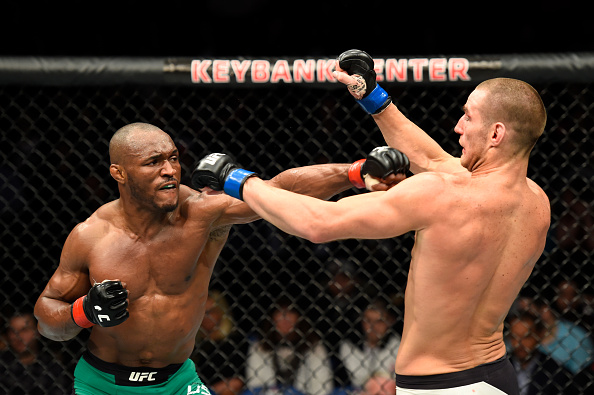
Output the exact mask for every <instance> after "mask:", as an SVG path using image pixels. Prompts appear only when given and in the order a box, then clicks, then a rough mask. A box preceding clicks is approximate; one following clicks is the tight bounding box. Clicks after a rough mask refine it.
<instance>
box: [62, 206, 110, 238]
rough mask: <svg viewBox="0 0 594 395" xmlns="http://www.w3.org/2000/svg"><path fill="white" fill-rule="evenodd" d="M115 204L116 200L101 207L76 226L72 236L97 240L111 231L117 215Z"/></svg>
mask: <svg viewBox="0 0 594 395" xmlns="http://www.w3.org/2000/svg"><path fill="white" fill-rule="evenodd" d="M115 204H116V202H115V201H112V202H109V203H106V204H104V205H103V206H101V207H99V208H98V209H97V210H96V211H95V212H94V213H93V214H91V216H90V217H88V218H87V219H86V220H84V221H83V222H80V223H79V224H77V225H76V226H75V227H74V229H73V230H72V232H71V233H70V237H76V238H78V239H80V240H86V239H94V240H96V239H97V238H99V237H102V236H104V235H106V234H107V233H109V229H110V228H111V227H112V226H113V223H114V220H115V217H116V214H115Z"/></svg>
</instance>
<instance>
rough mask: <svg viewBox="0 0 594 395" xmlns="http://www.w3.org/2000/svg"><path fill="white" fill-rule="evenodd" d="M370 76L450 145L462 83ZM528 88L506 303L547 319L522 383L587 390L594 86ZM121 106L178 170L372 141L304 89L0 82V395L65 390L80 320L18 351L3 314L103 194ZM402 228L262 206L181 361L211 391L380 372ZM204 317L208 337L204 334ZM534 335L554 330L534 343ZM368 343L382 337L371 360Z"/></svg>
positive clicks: (365, 148) (300, 387)
mask: <svg viewBox="0 0 594 395" xmlns="http://www.w3.org/2000/svg"><path fill="white" fill-rule="evenodd" d="M385 87H386V88H387V90H388V91H389V93H390V94H391V96H392V97H393V98H395V101H396V103H397V104H398V106H399V107H400V109H401V110H402V111H403V112H404V113H405V114H406V115H407V116H408V117H409V118H410V119H412V120H413V121H415V122H416V123H417V124H419V125H420V126H421V127H422V128H423V129H424V130H426V131H427V132H428V133H429V134H430V135H431V136H432V137H433V138H435V139H436V140H437V141H438V142H439V143H440V144H441V145H442V147H444V149H445V150H446V151H448V152H450V153H452V154H454V155H459V154H460V152H459V146H458V144H457V136H456V135H455V134H454V133H453V127H454V125H455V124H456V122H457V120H458V118H459V117H460V115H461V107H462V105H463V104H464V103H465V100H466V98H467V96H468V94H469V93H470V92H471V90H472V87H471V86H464V85H462V86H457V85H448V86H441V85H435V84H434V85H425V86H414V85H410V84H409V85H394V84H392V85H385ZM535 87H536V88H537V89H538V90H539V92H540V93H541V95H542V97H543V100H544V102H545V105H546V106H547V110H548V116H549V119H548V124H547V127H546V132H545V134H544V136H543V137H542V138H541V140H540V142H539V143H538V144H537V147H536V148H535V150H534V152H533V155H532V159H531V166H530V168H529V177H531V178H533V179H534V180H535V181H536V182H537V183H538V184H539V185H541V186H542V187H543V188H544V190H545V191H546V193H547V194H548V196H549V198H550V200H551V205H552V224H551V228H550V232H549V237H548V242H547V246H546V249H545V252H544V254H543V256H542V258H541V259H540V260H539V262H538V263H537V265H536V268H535V270H534V272H533V274H532V276H531V278H530V279H529V281H528V283H527V284H526V286H525V287H524V289H523V291H522V297H523V298H522V299H521V300H519V302H518V306H515V307H514V310H513V311H514V312H515V313H516V315H518V316H522V313H521V312H522V311H526V310H531V309H532V307H533V306H537V308H538V309H539V310H537V314H536V316H537V319H536V321H537V322H538V323H544V324H545V325H544V326H545V329H548V332H547V334H546V335H542V336H540V337H539V341H541V343H543V344H541V346H540V349H541V351H542V352H543V353H544V354H546V355H547V357H546V358H545V359H544V360H543V361H544V362H539V363H538V366H537V367H536V369H537V371H539V372H541V373H542V376H543V377H544V379H542V380H541V381H539V382H538V383H537V385H541V386H548V387H550V386H551V385H553V386H555V388H557V391H556V392H551V393H558V394H559V393H572V394H586V393H592V386H593V381H592V379H591V375H590V373H591V372H592V371H591V363H592V360H593V355H592V352H593V350H592V334H593V327H592V325H593V319H594V313H593V308H594V304H593V298H594V297H593V295H594V289H592V279H593V276H594V264H593V263H594V262H593V260H592V258H593V257H592V253H593V251H594V212H593V210H592V202H593V201H594V198H593V189H592V183H593V181H594V171H593V167H592V164H593V163H592V153H593V152H594V146H593V143H592V141H593V139H592V131H593V130H594V117H593V113H594V100H593V99H594V97H593V96H594V93H593V92H594V91H593V89H592V88H593V86H592V84H588V83H579V84H577V83H572V84H566V83H547V84H535ZM137 121H142V122H148V123H151V124H154V125H156V126H158V127H160V128H162V129H163V130H165V131H166V132H168V133H170V134H171V136H172V137H173V139H174V141H175V142H176V144H177V146H178V148H179V149H180V151H181V162H182V167H183V172H184V174H183V177H182V181H183V182H184V183H186V184H188V183H189V174H190V172H191V169H192V166H193V165H194V164H195V163H196V162H197V160H199V159H200V158H201V157H202V156H204V155H205V154H207V153H210V152H227V153H231V154H232V155H234V156H235V158H236V159H237V161H238V162H239V163H240V164H241V165H242V166H243V167H245V168H248V169H251V170H254V171H257V172H258V173H260V174H261V175H262V176H263V177H264V178H270V177H273V176H274V175H276V174H277V173H279V172H280V171H282V170H284V169H287V168H291V167H296V166H304V165H310V164H316V163H326V162H352V161H354V160H357V159H359V158H362V157H364V156H365V155H366V153H368V152H369V151H370V150H371V149H373V148H374V147H375V146H378V145H384V144H385V143H384V141H383V139H382V136H381V133H380V132H379V130H378V129H377V127H376V126H375V123H374V122H373V120H372V119H371V117H369V116H366V115H365V114H364V113H363V111H362V110H361V109H360V108H359V107H358V105H357V104H356V103H355V102H354V101H353V100H352V98H351V97H350V96H349V95H348V93H346V92H345V91H344V90H336V89H334V90H332V89H330V90H328V89H325V88H324V87H320V86H313V87H311V86H303V85H301V86H300V85H290V84H279V85H268V86H266V87H265V88H257V89H241V88H239V89H237V88H232V87H229V86H223V87H221V86H214V85H209V86H160V85H150V84H142V85H133V84H129V85H126V84H124V85H118V86H99V87H97V86H64V87H53V86H9V85H7V86H0V131H1V138H0V151H1V155H2V160H1V163H0V208H1V225H0V240H1V250H0V254H1V255H0V256H1V257H2V265H1V268H0V325H1V327H2V329H3V337H2V338H1V341H0V346H1V347H2V350H1V354H2V359H1V360H0V393H6V394H18V393H25V394H36V393H39V394H42V393H69V392H70V391H71V385H72V374H73V368H74V365H75V363H76V361H77V360H78V358H79V357H80V355H81V353H82V351H83V350H84V348H85V342H86V339H87V337H88V333H87V332H85V331H83V332H82V333H81V334H80V335H79V336H78V337H77V338H75V339H73V340H71V341H67V342H62V343H59V342H51V341H47V340H45V339H43V338H39V339H38V344H39V346H38V347H36V346H35V344H36V343H35V342H34V341H33V342H31V343H27V344H28V345H25V346H24V348H21V351H18V343H19V339H24V338H25V333H26V332H25V331H24V330H22V329H21V330H19V329H18V328H15V327H16V326H18V318H19V317H20V318H23V317H27V315H26V314H27V313H30V312H31V311H32V308H33V305H34V304H35V301H36V300H37V297H38V296H39V294H40V292H41V291H42V290H43V288H44V286H45V284H46V283H47V281H48V279H49V278H50V276H51V275H52V273H53V272H54V270H55V269H56V267H57V265H58V261H59V257H60V252H61V248H62V245H63V243H64V241H65V239H66V237H67V235H68V233H69V232H70V230H71V229H72V228H73V227H74V226H75V225H76V224H77V223H79V222H81V221H84V220H85V219H86V218H87V217H88V216H90V215H91V213H92V212H93V211H94V210H96V209H97V208H98V207H100V206H101V205H102V204H104V203H106V202H108V201H111V200H113V199H115V198H117V187H116V184H115V181H113V180H112V179H111V177H110V176H109V171H108V167H109V161H108V141H109V139H110V137H111V135H112V134H113V132H114V131H115V130H116V129H118V128H119V127H121V126H123V125H125V124H127V123H131V122H137ZM354 193H359V192H357V191H355V190H352V191H348V192H345V193H343V194H341V195H339V196H338V197H337V198H340V197H342V196H347V195H349V194H354ZM412 243H413V237H412V235H411V234H407V235H405V236H402V237H399V238H396V239H390V240H345V241H337V242H332V243H327V244H322V245H315V244H312V243H310V242H308V241H304V240H301V239H299V238H296V237H292V236H288V235H286V234H284V233H282V232H280V231H278V230H277V229H276V228H274V227H273V226H271V225H269V224H268V223H266V222H264V221H256V222H254V223H252V224H248V225H240V226H235V227H234V228H233V230H232V232H231V235H230V238H229V240H228V242H227V245H226V247H225V248H224V250H223V252H222V254H221V256H220V258H219V261H218V263H217V265H216V267H215V271H214V274H213V277H212V281H211V291H212V302H213V307H212V309H210V310H208V312H207V317H206V318H205V323H204V329H203V330H201V331H200V332H199V335H198V337H197V347H196V350H195V352H194V354H193V356H192V358H193V359H194V360H195V361H196V363H197V366H198V373H199V375H200V376H201V377H202V379H203V380H204V381H205V383H206V384H208V385H209V386H211V388H213V391H214V392H216V390H217V387H216V386H215V384H216V382H218V381H219V380H222V379H225V378H226V379H229V378H230V377H236V378H239V379H240V380H241V381H242V382H243V383H244V385H243V386H240V387H238V388H240V389H241V391H247V393H252V394H268V393H280V390H279V389H278V388H273V387H274V386H271V385H270V383H269V381H267V380H268V379H267V378H266V377H267V376H266V375H267V374H269V375H271V377H272V378H273V380H272V381H273V382H274V383H276V384H279V383H285V384H287V383H288V384H291V385H292V386H293V387H294V390H295V391H294V392H293V393H298V392H302V393H305V394H306V395H309V394H312V395H326V394H330V393H350V392H357V391H358V390H360V389H361V388H362V387H363V386H364V385H365V382H366V381H367V379H368V378H369V377H370V376H371V375H372V374H373V373H376V372H378V371H382V370H386V369H388V371H389V370H390V369H391V370H392V371H393V365H394V360H395V356H396V352H395V349H392V348H393V347H395V345H397V344H398V343H397V340H398V339H399V334H400V331H401V328H402V316H403V314H402V313H403V312H402V308H403V303H402V299H403V295H404V288H405V284H406V275H407V270H408V259H409V256H410V250H411V247H412ZM526 304H529V305H530V306H532V307H531V308H526ZM282 309H288V310H287V311H289V312H290V314H287V316H291V317H293V316H294V317H296V322H294V324H295V327H296V328H297V330H296V332H295V333H296V334H297V335H296V337H287V338H285V339H284V340H283V339H282V337H279V335H278V330H276V331H275V329H274V325H273V322H274V320H273V317H275V312H274V311H275V310H282ZM215 312H219V313H221V314H222V315H219V316H217V314H215ZM374 312H375V313H378V312H379V313H381V314H379V316H377V315H375V316H374ZM223 313H224V314H223ZM548 313H552V314H548ZM291 314H292V315H291ZM217 317H218V318H217ZM374 317H375V318H374ZM548 317H552V318H551V319H549V318H548ZM374 319H376V321H383V322H384V323H386V324H387V325H386V326H387V328H386V332H387V334H386V335H385V336H384V337H383V339H381V341H380V342H379V344H380V347H379V348H378V349H377V350H379V351H377V350H375V351H373V350H372V349H370V348H368V347H366V345H365V344H366V335H365V330H364V329H365V328H366V327H367V326H368V325H369V323H370V322H373V320H374ZM213 320H214V321H216V323H214V324H213V323H212V322H211V321H213ZM207 321H208V322H207ZM561 324H562V325H561ZM366 325H367V326H366ZM210 326H214V327H217V328H219V329H220V331H219V332H221V333H222V334H223V335H224V336H220V337H215V338H213V337H211V336H208V330H209V328H210ZM559 327H562V328H565V330H564V331H561V330H559V329H557V328H559ZM509 328H510V326H507V327H506V336H507V337H508V338H509V341H510V349H511V347H512V343H513V341H512V339H511V336H510V330H509ZM553 329H555V330H554V331H553ZM551 332H554V333H556V334H557V335H558V336H557V337H556V338H554V339H553V341H552V342H550V343H548V344H544V343H545V339H549V338H550V337H551ZM563 336H565V337H563ZM15 339H16V340H15ZM287 339H288V340H287ZM394 339H396V340H394ZM21 343H22V342H21ZM280 343H282V347H280V348H279V344H280ZM258 345H259V346H260V347H258ZM384 346H385V347H386V348H389V351H390V352H389V353H388V356H386V357H380V356H381V355H384V354H382V351H381V350H382V347H384ZM291 348H293V351H292V353H291V352H290V351H288V350H290V349H291ZM26 349H29V350H35V352H36V353H37V355H38V357H37V359H36V360H35V361H34V362H32V363H31V361H27V360H26V358H25V357H23V355H25V354H26V353H25V352H24V350H26ZM275 350H276V352H277V353H279V354H282V355H284V357H283V358H280V357H279V358H274V364H273V367H274V368H276V371H273V372H267V371H266V369H272V368H270V366H268V365H266V367H264V366H262V367H261V369H260V367H259V366H258V365H257V361H258V358H257V357H258V355H260V356H261V354H264V355H266V353H269V354H270V353H274V352H275ZM258 352H259V353H260V354H258ZM316 353H317V354H316ZM584 353H585V355H584ZM312 355H318V356H319V355H323V362H324V363H323V364H322V365H321V366H317V365H315V364H312V363H311V358H312ZM381 358H387V359H386V360H384V361H382V360H381ZM262 360H264V359H262ZM551 361H553V362H555V368H553V370H550V367H549V362H551ZM545 362H546V363H545ZM302 365H303V366H302ZM314 365H315V366H316V367H314ZM390 367H391V368H390ZM273 370H274V369H273ZM380 376H381V375H380ZM314 382H322V384H323V385H322V386H321V387H316V386H315V385H314ZM304 383H305V384H304ZM576 387H577V389H575V388H576ZM263 388H264V389H263ZM320 388H322V389H320ZM543 388H544V387H543ZM570 388H573V389H572V390H570ZM588 388H589V389H588ZM297 391H298V392H297ZM220 392H221V393H222V392H223V391H220ZM538 393H545V392H544V390H542V391H539V392H538Z"/></svg>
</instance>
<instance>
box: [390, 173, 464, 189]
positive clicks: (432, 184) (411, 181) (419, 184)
mask: <svg viewBox="0 0 594 395" xmlns="http://www.w3.org/2000/svg"><path fill="white" fill-rule="evenodd" d="M456 182H459V177H458V176H456V175H455V174H451V173H443V172H432V171H426V172H423V173H417V174H415V175H414V176H411V177H408V178H407V179H405V180H404V181H402V182H401V183H400V184H398V186H399V187H402V188H406V190H407V192H408V193H411V192H415V191H416V192H417V193H420V194H424V195H428V194H429V195H431V194H435V193H439V192H442V191H443V190H444V189H446V187H447V186H448V185H449V184H452V183H456Z"/></svg>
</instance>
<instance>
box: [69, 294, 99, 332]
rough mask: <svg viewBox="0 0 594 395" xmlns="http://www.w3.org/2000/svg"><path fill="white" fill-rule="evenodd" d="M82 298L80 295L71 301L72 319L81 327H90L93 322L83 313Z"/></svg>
mask: <svg viewBox="0 0 594 395" xmlns="http://www.w3.org/2000/svg"><path fill="white" fill-rule="evenodd" d="M84 298H85V297H84V296H81V297H80V298H78V299H76V300H75V301H74V303H72V319H73V320H74V323H75V324H76V325H78V326H80V327H81V328H90V327H92V326H93V325H95V324H93V323H92V322H91V321H89V319H88V318H87V316H86V315H85V311H84V310H83V300H84Z"/></svg>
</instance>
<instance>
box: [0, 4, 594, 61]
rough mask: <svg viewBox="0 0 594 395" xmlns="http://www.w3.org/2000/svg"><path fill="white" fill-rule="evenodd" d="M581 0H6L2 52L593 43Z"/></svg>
mask: <svg viewBox="0 0 594 395" xmlns="http://www.w3.org/2000/svg"><path fill="white" fill-rule="evenodd" d="M590 14H591V13H590V11H589V10H588V9H587V2H578V1H571V0H570V1H549V0H547V1H540V2H534V3H532V2H521V1H515V2H511V1H503V2H501V1H498V2H474V3H470V2H468V3H466V2H425V1H424V2H421V1H408V2H403V1H395V0H392V1H369V0H367V1H346V2H340V1H324V0H318V1H312V0H304V1H292V2H291V1H284V2H281V1H272V0H202V1H201V0H195V1H179V0H170V1H157V2H154V3H152V4H151V2H149V1H119V2H112V1H104V2H96V1H82V2H76V3H74V2H66V3H64V2H59V3H58V2H49V1H48V2H43V3H41V2H39V3H38V2H32V1H4V2H2V5H0V20H1V23H0V34H1V37H2V41H1V45H0V55H43V56H52V55H73V56H157V57H161V56H248V57H249V56H310V55H321V56H333V55H335V54H336V55H338V54H339V53H341V52H342V51H344V50H346V49H350V48H359V49H364V50H366V51H367V52H369V53H371V54H372V55H374V56H378V57H379V56H385V55H391V56H407V55H435V54H458V55H465V54H504V53H535V52H568V51H592V50H594V27H593V24H592V23H591V20H590Z"/></svg>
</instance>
